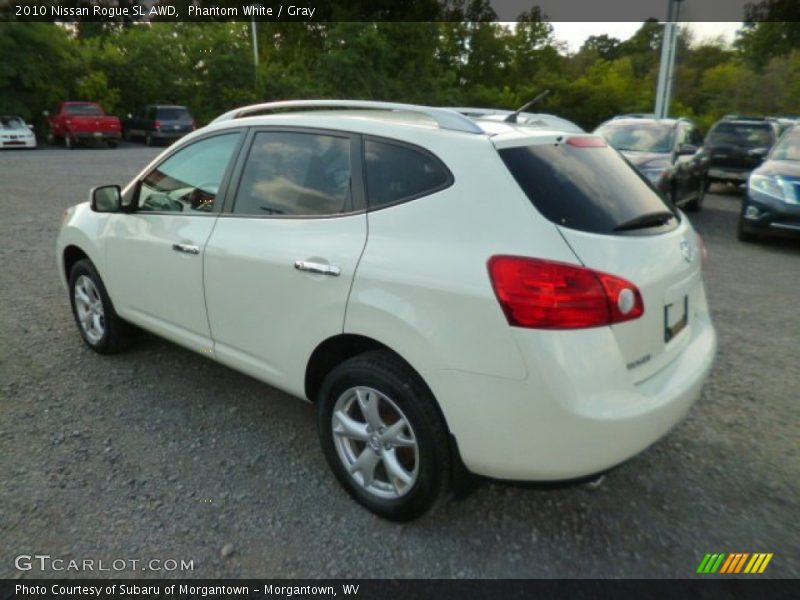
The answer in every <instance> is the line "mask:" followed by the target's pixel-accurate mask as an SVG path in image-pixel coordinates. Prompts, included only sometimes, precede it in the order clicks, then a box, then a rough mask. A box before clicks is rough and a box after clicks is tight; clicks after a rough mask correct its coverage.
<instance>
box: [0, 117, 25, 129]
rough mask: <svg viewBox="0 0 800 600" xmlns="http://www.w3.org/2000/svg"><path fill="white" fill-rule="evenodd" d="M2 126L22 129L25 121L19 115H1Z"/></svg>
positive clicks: (0, 123)
mask: <svg viewBox="0 0 800 600" xmlns="http://www.w3.org/2000/svg"><path fill="white" fill-rule="evenodd" d="M0 126H1V127H2V128H3V129H22V128H23V127H25V121H23V120H22V119H20V118H19V117H0Z"/></svg>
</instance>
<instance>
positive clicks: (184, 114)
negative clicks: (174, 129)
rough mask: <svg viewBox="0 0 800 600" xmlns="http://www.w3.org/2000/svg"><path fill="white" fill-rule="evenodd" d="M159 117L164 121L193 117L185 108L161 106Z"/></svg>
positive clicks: (190, 118) (184, 119)
mask: <svg viewBox="0 0 800 600" xmlns="http://www.w3.org/2000/svg"><path fill="white" fill-rule="evenodd" d="M158 118H159V119H163V120H164V121H191V120H192V117H191V116H190V115H189V111H188V110H186V109H185V108H159V109H158Z"/></svg>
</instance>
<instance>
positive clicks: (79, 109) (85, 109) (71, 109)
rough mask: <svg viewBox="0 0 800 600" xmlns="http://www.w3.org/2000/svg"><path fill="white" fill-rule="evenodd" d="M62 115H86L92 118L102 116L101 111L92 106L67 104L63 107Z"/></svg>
mask: <svg viewBox="0 0 800 600" xmlns="http://www.w3.org/2000/svg"><path fill="white" fill-rule="evenodd" d="M64 113H65V114H67V115H86V116H90V117H94V116H100V115H102V114H103V111H102V110H100V107H98V106H95V105H94V104H68V105H67V106H65V107H64Z"/></svg>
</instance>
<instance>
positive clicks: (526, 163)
mask: <svg viewBox="0 0 800 600" xmlns="http://www.w3.org/2000/svg"><path fill="white" fill-rule="evenodd" d="M500 156H501V158H502V159H503V162H504V163H505V164H506V167H508V170H509V171H511V174H512V175H513V176H514V179H516V180H517V183H518V184H519V186H520V187H521V188H522V190H523V191H524V192H525V194H526V195H527V196H528V199H529V200H530V201H531V202H532V203H533V205H534V206H535V207H536V208H537V210H538V211H539V212H540V213H542V215H544V216H545V217H546V218H547V219H548V220H550V221H552V222H553V223H555V224H556V225H562V226H564V227H569V228H570V229H577V230H578V231H586V232H590V233H601V234H612V233H617V232H618V231H621V230H625V231H626V232H630V233H633V232H635V233H638V234H649V233H662V232H664V231H669V230H671V229H674V228H675V227H676V226H677V223H678V221H677V219H676V218H674V217H673V218H669V217H667V218H666V219H663V218H662V219H661V223H660V224H659V223H658V219H655V220H653V219H649V218H648V217H651V216H653V217H655V216H656V215H664V214H665V213H671V214H673V215H674V213H673V211H672V210H671V209H670V208H669V206H668V205H667V204H666V203H665V202H664V201H663V200H662V199H661V196H659V195H658V193H657V192H656V191H655V190H654V189H653V188H652V187H651V186H650V185H649V184H648V183H647V182H645V180H644V179H643V178H642V177H641V176H640V175H639V174H638V173H637V171H636V170H635V169H634V168H633V167H632V166H630V165H629V164H628V163H627V162H626V161H625V159H623V158H622V156H620V154H619V153H618V152H617V151H615V150H613V149H612V148H609V147H607V146H604V147H596V148H578V147H574V146H570V145H568V144H553V145H551V144H547V145H537V146H520V147H517V148H504V149H502V150H500ZM637 222H638V223H640V224H641V225H642V226H640V227H633V226H632V225H634V224H636V223H637Z"/></svg>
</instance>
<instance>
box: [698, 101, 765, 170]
mask: <svg viewBox="0 0 800 600" xmlns="http://www.w3.org/2000/svg"><path fill="white" fill-rule="evenodd" d="M777 139H778V127H777V125H776V124H775V122H774V121H770V120H767V119H764V118H761V117H739V116H726V117H725V118H723V119H722V120H720V121H717V122H716V123H715V124H714V126H713V127H712V128H711V130H710V131H709V132H708V135H707V136H706V141H705V153H706V154H707V155H708V156H709V159H710V165H709V171H708V178H709V182H710V183H713V182H715V181H719V182H725V183H735V184H740V183H744V182H745V181H747V176H748V175H749V174H750V172H751V171H752V170H753V169H755V168H756V167H758V165H760V164H761V163H762V161H763V160H764V157H766V156H767V154H768V153H769V151H770V148H772V146H773V145H774V144H775V141H776V140H777Z"/></svg>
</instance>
